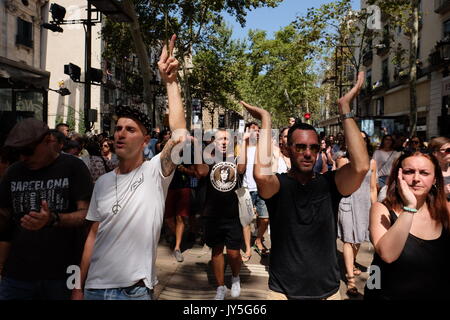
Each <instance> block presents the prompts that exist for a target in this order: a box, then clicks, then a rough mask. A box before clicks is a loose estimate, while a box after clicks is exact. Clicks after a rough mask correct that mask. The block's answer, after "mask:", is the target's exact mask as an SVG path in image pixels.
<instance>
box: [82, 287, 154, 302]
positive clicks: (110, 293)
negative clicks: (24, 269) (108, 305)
mask: <svg viewBox="0 0 450 320" xmlns="http://www.w3.org/2000/svg"><path fill="white" fill-rule="evenodd" d="M84 300H153V290H150V289H149V288H147V287H139V286H131V287H127V288H114V289H84Z"/></svg>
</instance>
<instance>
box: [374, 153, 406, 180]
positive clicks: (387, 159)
mask: <svg viewBox="0 0 450 320" xmlns="http://www.w3.org/2000/svg"><path fill="white" fill-rule="evenodd" d="M400 155H401V153H400V152H398V151H384V150H375V152H374V153H373V157H372V158H373V159H374V160H375V161H376V162H377V176H378V177H383V176H389V174H390V173H391V168H392V165H393V163H394V161H395V160H396V159H397V158H398V157H400Z"/></svg>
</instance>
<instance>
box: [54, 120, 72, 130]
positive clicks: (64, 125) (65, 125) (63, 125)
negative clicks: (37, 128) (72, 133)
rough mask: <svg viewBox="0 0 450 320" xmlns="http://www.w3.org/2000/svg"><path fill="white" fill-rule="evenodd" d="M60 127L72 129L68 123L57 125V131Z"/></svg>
mask: <svg viewBox="0 0 450 320" xmlns="http://www.w3.org/2000/svg"><path fill="white" fill-rule="evenodd" d="M59 127H67V128H70V127H69V125H68V124H67V123H64V122H60V123H58V124H57V125H56V127H55V129H58V128H59Z"/></svg>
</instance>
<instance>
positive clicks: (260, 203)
mask: <svg viewBox="0 0 450 320" xmlns="http://www.w3.org/2000/svg"><path fill="white" fill-rule="evenodd" d="M250 196H251V197H252V202H253V206H255V208H256V213H257V214H258V217H259V218H263V219H267V218H269V211H267V207H266V203H265V202H264V200H263V199H261V197H260V196H259V194H258V191H250Z"/></svg>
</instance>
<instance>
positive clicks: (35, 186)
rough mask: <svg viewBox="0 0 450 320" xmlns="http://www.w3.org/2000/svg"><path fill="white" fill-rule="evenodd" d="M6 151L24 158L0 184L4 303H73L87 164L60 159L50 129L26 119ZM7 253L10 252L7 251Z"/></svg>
mask: <svg viewBox="0 0 450 320" xmlns="http://www.w3.org/2000/svg"><path fill="white" fill-rule="evenodd" d="M5 148H9V149H11V151H12V152H16V153H17V154H19V159H20V161H18V162H16V163H15V164H13V165H12V166H11V167H9V168H8V171H7V172H6V174H5V176H4V177H3V179H2V180H1V182H0V241H2V242H7V243H9V246H6V247H5V246H2V248H3V251H5V250H6V249H7V248H9V249H10V250H9V254H8V255H7V259H6V261H5V265H4V268H3V270H2V281H1V282H0V300H9V299H20V300H29V299H57V300H61V299H69V298H70V293H71V291H70V290H69V288H68V287H67V283H66V282H67V278H68V276H69V275H68V274H67V270H68V268H69V267H70V266H72V265H78V264H79V261H80V259H81V253H82V250H83V243H84V239H85V235H86V233H85V229H84V227H85V216H86V213H87V209H88V207H89V199H90V197H91V193H92V181H91V177H90V174H89V171H88V170H87V168H86V166H85V165H84V163H83V162H82V161H81V160H80V159H77V158H75V157H72V156H70V155H65V154H61V153H59V152H58V150H57V149H56V148H55V146H54V139H53V137H52V135H51V132H49V128H48V126H47V125H46V124H45V123H43V122H42V121H40V120H37V119H33V118H28V119H25V120H23V121H21V122H19V123H18V124H16V125H15V127H14V128H13V129H12V130H11V132H10V133H9V135H8V138H7V139H6V141H5ZM3 254H5V252H3Z"/></svg>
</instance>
